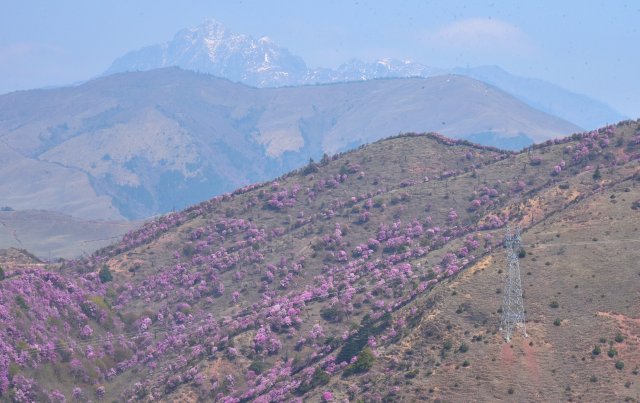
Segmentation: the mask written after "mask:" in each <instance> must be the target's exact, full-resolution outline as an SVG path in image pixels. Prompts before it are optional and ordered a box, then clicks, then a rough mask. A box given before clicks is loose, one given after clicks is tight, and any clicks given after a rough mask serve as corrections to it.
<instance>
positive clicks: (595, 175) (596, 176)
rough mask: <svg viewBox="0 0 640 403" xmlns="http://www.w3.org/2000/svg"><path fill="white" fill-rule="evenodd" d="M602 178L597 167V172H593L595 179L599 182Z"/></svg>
mask: <svg viewBox="0 0 640 403" xmlns="http://www.w3.org/2000/svg"><path fill="white" fill-rule="evenodd" d="M600 178H602V174H601V173H600V167H597V168H596V170H595V171H593V179H595V180H598V179H600Z"/></svg>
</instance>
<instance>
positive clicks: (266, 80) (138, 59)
mask: <svg viewBox="0 0 640 403" xmlns="http://www.w3.org/2000/svg"><path fill="white" fill-rule="evenodd" d="M170 66H178V67H181V68H183V69H185V70H192V71H198V72H203V73H209V74H212V75H215V76H218V77H223V78H227V79H229V80H232V81H235V82H240V83H244V84H248V85H251V86H258V87H278V86H283V85H305V84H323V83H337V82H347V81H362V80H372V79H379V78H398V77H405V78H406V77H433V76H435V75H443V74H449V73H454V74H460V75H466V76H469V77H472V78H475V79H477V80H480V81H483V82H486V83H488V84H491V85H494V86H496V87H498V88H500V89H502V90H503V91H505V92H507V93H509V94H512V95H513V96H515V97H516V98H518V99H520V100H521V101H523V102H525V103H527V104H528V105H530V106H532V107H533V108H536V109H540V110H542V111H544V112H546V113H549V114H551V115H554V116H558V117H561V118H562V119H565V120H567V121H569V122H572V123H574V124H576V125H578V126H580V127H583V128H585V129H588V130H590V129H595V128H597V127H600V126H603V125H606V124H609V123H611V122H617V121H619V120H621V119H624V118H625V117H624V116H623V115H621V114H620V113H618V112H616V111H615V110H613V109H612V108H611V107H610V106H608V105H606V104H604V103H603V102H600V101H597V100H594V99H591V98H589V97H587V96H584V95H580V94H576V93H573V92H571V91H568V90H566V89H564V88H562V87H560V86H558V85H555V84H552V83H549V82H546V81H544V80H539V79H533V78H526V77H518V76H514V75H512V74H509V73H507V72H506V71H504V70H502V69H501V68H499V67H495V66H484V67H477V68H470V69H469V68H457V69H442V68H436V67H432V66H426V65H424V64H421V63H418V62H415V61H412V60H397V59H390V58H385V59H380V60H376V61H374V62H371V63H367V62H363V61H361V60H357V59H353V60H350V61H348V62H346V63H344V64H342V65H340V66H339V67H338V68H337V69H329V68H308V67H307V66H306V65H305V63H304V61H303V60H302V59H301V58H300V57H298V56H295V55H292V54H291V53H289V52H288V51H287V50H286V49H284V48H282V47H280V46H278V45H277V44H275V43H273V42H272V41H270V40H268V39H267V38H262V39H254V38H252V37H250V36H248V35H242V34H236V33H233V32H230V31H229V30H228V29H227V28H226V27H224V26H223V25H222V24H221V23H219V22H217V21H214V20H207V21H205V22H204V23H203V24H202V25H200V26H197V27H194V28H189V29H184V30H181V31H180V32H178V33H177V34H176V35H175V37H174V38H173V39H172V40H171V41H169V42H166V43H164V44H161V45H153V46H149V47H146V48H143V49H140V50H135V51H132V52H129V53H127V54H126V55H124V56H122V57H120V58H118V59H116V60H115V61H114V62H113V64H112V65H111V67H109V69H108V70H107V71H106V72H105V74H113V73H121V72H126V71H145V70H152V69H157V68H161V67H170ZM422 130H424V129H422Z"/></svg>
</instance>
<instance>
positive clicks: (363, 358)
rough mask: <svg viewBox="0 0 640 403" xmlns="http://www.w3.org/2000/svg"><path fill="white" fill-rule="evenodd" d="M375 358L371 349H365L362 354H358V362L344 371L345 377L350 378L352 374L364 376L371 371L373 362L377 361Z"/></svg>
mask: <svg viewBox="0 0 640 403" xmlns="http://www.w3.org/2000/svg"><path fill="white" fill-rule="evenodd" d="M375 359H376V358H375V356H374V355H373V353H372V352H371V349H370V348H369V347H366V348H365V349H363V350H362V351H361V352H360V354H358V360H357V361H356V362H354V363H353V364H351V365H349V366H348V367H346V368H345V370H344V376H349V375H351V374H362V373H364V372H367V371H369V369H371V367H372V366H373V362H374V361H375Z"/></svg>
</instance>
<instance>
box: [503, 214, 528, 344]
mask: <svg viewBox="0 0 640 403" xmlns="http://www.w3.org/2000/svg"><path fill="white" fill-rule="evenodd" d="M520 242H521V238H520V228H519V227H516V231H515V234H514V233H512V232H511V227H510V226H509V225H507V234H506V236H505V238H504V244H505V247H506V249H507V261H508V264H509V269H508V271H507V280H506V282H505V287H504V298H503V299H502V320H501V322H500V330H501V331H502V333H503V334H504V338H505V340H507V342H509V341H510V340H511V335H512V334H513V332H514V331H515V330H516V328H518V327H519V328H521V329H522V333H523V334H524V336H525V337H527V328H526V326H525V321H524V303H523V301H522V282H521V280H520V263H519V261H518V252H519V251H520Z"/></svg>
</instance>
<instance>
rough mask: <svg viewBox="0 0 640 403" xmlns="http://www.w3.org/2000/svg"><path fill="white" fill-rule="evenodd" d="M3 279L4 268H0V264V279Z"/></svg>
mask: <svg viewBox="0 0 640 403" xmlns="http://www.w3.org/2000/svg"><path fill="white" fill-rule="evenodd" d="M4 279H5V275H4V270H3V269H2V266H0V281H2V280H4Z"/></svg>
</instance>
